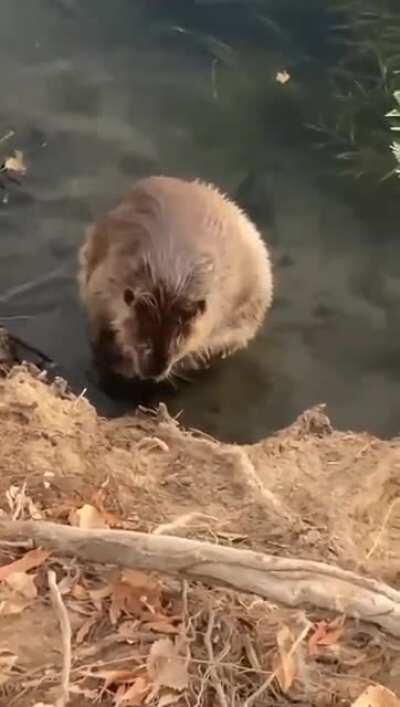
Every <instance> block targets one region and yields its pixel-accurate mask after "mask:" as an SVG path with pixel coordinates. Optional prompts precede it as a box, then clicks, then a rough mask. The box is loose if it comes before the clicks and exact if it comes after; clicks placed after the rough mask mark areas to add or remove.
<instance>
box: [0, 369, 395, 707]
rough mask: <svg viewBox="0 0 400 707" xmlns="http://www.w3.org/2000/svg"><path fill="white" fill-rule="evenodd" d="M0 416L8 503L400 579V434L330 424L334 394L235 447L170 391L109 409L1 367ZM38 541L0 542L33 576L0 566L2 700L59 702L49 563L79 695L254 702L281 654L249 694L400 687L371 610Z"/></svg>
mask: <svg viewBox="0 0 400 707" xmlns="http://www.w3.org/2000/svg"><path fill="white" fill-rule="evenodd" d="M0 418H1V429H2V453H1V457H0V470H1V473H0V506H1V509H2V510H1V511H0V513H1V514H2V517H13V518H14V519H19V518H33V519H35V520H39V519H42V520H52V521H54V520H56V521H63V522H64V523H72V524H79V522H80V521H79V518H81V519H82V509H86V511H85V512H87V511H88V509H89V511H90V509H92V510H91V512H92V513H97V516H98V517H97V522H101V523H104V524H105V525H106V526H107V527H114V528H126V529H131V530H140V531H145V532H150V533H154V532H157V533H168V534H169V535H176V536H178V535H181V536H186V537H193V538H198V539H206V540H212V541H213V542H218V543H221V544H229V545H235V546H237V547H243V548H251V549H253V550H258V551H263V552H268V553H270V554H279V555H280V556H287V557H298V558H309V559H315V560H323V561H325V562H330V563H332V564H336V565H339V566H341V567H344V568H349V569H353V570H356V571H358V572H360V573H365V574H368V575H371V576H374V577H376V578H377V579H384V580H385V581H387V582H390V583H391V584H392V585H393V586H397V585H398V572H399V567H400V565H399V559H400V531H399V513H400V511H399V506H398V503H397V501H398V496H399V494H398V489H399V482H398V470H399V464H400V444H399V443H398V442H397V441H396V440H393V441H390V442H383V441H380V440H378V439H375V438H373V437H370V436H369V435H366V434H364V435H355V434H350V433H342V432H338V431H335V430H333V429H332V428H331V425H330V423H329V420H328V418H327V417H326V416H325V414H324V411H323V409H322V408H316V409H314V410H311V411H308V412H306V413H304V414H303V415H302V416H301V417H300V418H299V419H298V420H297V421H296V422H295V423H294V424H293V425H292V426H291V427H290V428H288V429H287V430H284V431H282V432H280V433H279V434H277V435H275V436H273V437H271V438H268V439H266V440H264V441H262V442H260V443H259V444H256V445H253V446H246V447H240V446H235V445H226V444H220V443H219V442H217V441H215V440H213V439H211V438H208V437H206V436H203V435H201V434H199V433H197V434H195V433H191V432H189V431H187V430H184V429H182V428H181V427H180V426H179V424H178V423H177V422H176V421H174V420H173V419H172V418H171V417H169V415H168V413H167V411H166V410H165V408H163V407H161V408H160V410H159V411H157V413H149V412H143V413H141V414H139V415H137V416H132V417H124V418H121V419H118V420H112V421H107V420H104V419H101V418H99V417H98V416H97V415H96V412H95V410H94V409H93V408H92V407H91V405H90V404H89V403H88V402H87V400H86V399H85V398H84V397H80V398H75V397H74V396H72V395H70V394H69V393H68V392H66V390H65V386H63V385H62V384H60V382H55V383H53V384H52V385H47V384H45V383H44V382H43V380H41V376H38V375H37V373H35V372H34V371H30V370H28V369H27V368H26V367H16V368H14V369H13V370H12V371H11V373H10V374H9V375H8V377H7V378H5V379H3V380H2V381H1V382H0ZM94 509H96V510H94ZM99 519H100V520H99ZM32 552H38V551H37V550H34V551H31V550H30V549H28V548H21V547H20V546H18V547H14V546H11V545H10V544H8V545H7V544H4V543H2V544H0V556H1V564H2V565H4V566H5V565H7V564H10V563H12V562H14V561H15V560H19V559H21V560H22V561H23V560H24V557H26V556H28V559H27V560H25V563H27V564H25V565H24V564H23V563H22V565H17V566H16V568H17V569H18V567H20V568H21V569H20V570H18V572H14V575H13V576H14V578H15V574H18V575H23V577H24V582H25V584H24V586H23V588H22V590H21V587H20V586H18V587H17V586H16V585H15V583H14V584H13V582H11V583H10V581H9V580H7V581H3V582H2V583H1V581H0V588H1V589H2V594H1V595H0V616H1V623H2V631H1V635H0V690H1V691H2V693H3V695H4V696H2V697H1V698H0V704H1V705H4V706H5V705H7V706H8V705H16V706H19V705H20V706H21V707H28V705H29V706H31V705H33V704H34V703H35V701H36V702H40V700H47V701H48V702H51V701H53V702H54V701H55V700H54V690H55V688H56V687H57V684H58V683H59V679H60V678H59V676H60V668H61V665H62V663H63V654H62V646H61V642H60V637H59V628H58V620H57V616H56V613H55V611H54V608H53V607H52V605H51V604H50V603H49V595H48V589H47V575H46V572H45V567H46V571H47V569H48V568H49V567H50V568H53V569H54V570H55V571H56V574H57V579H58V582H59V586H61V588H62V597H63V599H64V602H65V605H66V606H67V609H68V614H69V620H70V623H71V629H72V635H73V656H72V657H73V660H72V673H71V676H70V677H71V702H70V704H72V705H89V704H93V702H94V700H95V699H98V698H99V695H101V700H102V701H101V704H105V705H117V704H121V705H122V704H124V705H129V704H132V705H133V704H145V703H146V704H150V705H153V704H154V705H156V704H160V705H168V704H177V705H193V706H194V705H198V706H199V707H201V705H204V706H206V705H218V704H221V705H224V704H226V705H244V704H247V703H246V702H245V700H246V699H248V698H249V695H251V694H252V693H253V694H254V693H255V692H256V690H257V689H258V687H259V686H261V685H262V684H263V683H264V682H265V681H266V680H267V679H268V676H270V675H271V671H273V670H274V669H275V668H276V666H277V665H278V664H277V663H276V661H277V659H278V658H279V656H280V658H281V660H282V661H283V662H282V665H283V666H284V667H285V666H286V668H285V670H284V674H283V675H282V667H281V668H279V666H278V668H276V674H274V678H273V679H272V678H271V681H270V684H268V685H265V689H264V691H263V692H262V693H260V695H259V697H257V696H256V695H255V696H254V699H253V701H250V700H251V698H249V702H248V705H249V707H251V706H252V705H253V706H254V705H255V706H256V705H264V704H269V703H274V702H276V703H278V702H279V703H283V702H285V701H286V700H293V699H295V700H296V701H298V702H299V703H300V704H304V705H310V704H318V705H325V704H326V705H328V704H336V703H338V702H340V701H341V703H342V704H350V702H351V700H352V699H354V698H355V697H356V696H357V695H358V694H359V693H360V692H361V691H362V690H363V689H364V687H365V686H366V684H368V683H367V682H366V681H372V682H374V681H377V682H380V683H382V684H385V685H386V686H388V687H390V688H392V689H395V690H396V689H397V688H398V687H400V685H399V684H398V683H399V681H400V663H399V660H398V655H399V650H400V641H397V640H396V639H394V638H388V636H385V635H384V634H383V633H382V632H381V631H380V630H379V629H378V628H376V627H375V626H372V625H371V624H362V623H359V622H357V621H350V620H346V621H343V620H342V617H341V616H340V615H339V616H336V617H333V616H327V615H326V612H325V614H323V613H322V612H318V611H315V610H312V609H310V610H309V611H307V613H305V612H304V611H298V610H290V609H281V608H278V607H276V606H273V605H271V604H269V603H268V602H265V601H263V600H260V599H257V600H255V599H254V597H253V598H252V597H250V598H249V597H244V596H240V595H238V594H237V593H234V592H229V591H226V590H223V591H222V590H221V589H211V588H205V587H204V586H199V585H196V584H194V583H193V584H191V583H190V584H187V583H183V585H184V586H182V585H181V583H180V582H176V581H173V580H165V579H164V578H161V579H160V578H155V577H146V576H144V575H142V574H141V573H136V574H135V573H133V574H132V573H130V574H129V573H125V575H124V573H122V574H121V573H120V572H117V571H116V570H115V569H114V568H110V567H99V566H87V565H86V566H82V565H81V564H79V563H78V562H76V561H74V560H70V559H66V558H63V557H56V556H55V555H54V554H53V555H52V556H51V557H50V558H49V557H48V556H47V554H46V553H43V554H42V555H40V556H39V557H38V556H37V555H35V556H34V559H33V564H29V563H31V562H32V555H31V554H30V553H32ZM35 563H36V564H35ZM1 569H2V568H0V580H1V578H2V576H1ZM33 569H34V570H35V575H34V581H32V579H30V580H29V581H28V580H26V577H28V578H31V577H32V575H31V571H32V570H33ZM20 579H21V578H20ZM13 581H14V580H13ZM21 597H22V598H21ZM143 597H145V600H144V599H143ZM146 597H147V599H146ZM338 612H339V614H340V606H338ZM332 621H333V623H332ZM330 622H331V623H330ZM318 631H319V638H318V635H317V638H316V637H315V636H316V634H318ZM28 636H29V638H27V637H28ZM313 637H314V638H313ZM288 645H289V649H288ZM290 646H291V648H290ZM293 646H294V648H293ZM189 647H190V648H189ZM163 661H164V662H163ZM166 664H168V665H169V666H170V670H171V672H172V674H168V675H167V677H165V671H166V668H165V665H166ZM160 665H161V667H160ZM171 665H172V668H171ZM163 666H164V667H163ZM163 670H164V672H163ZM279 670H281V672H280V673H279ZM167 672H168V671H167ZM160 675H161V676H164V677H160ZM149 676H152V685H153V687H154V685H155V684H158V685H159V690H158V692H157V691H156V692H154V695H152V693H151V689H150V682H149ZM189 678H190V679H189ZM157 681H158V682H157ZM128 690H131V695H132V696H131V697H129V695H128V697H126V694H127V691H128ZM2 693H1V692H0V694H2ZM135 693H136V694H135ZM224 695H225V696H226V695H228V697H225V698H224ZM223 698H224V699H225V703H224V702H223ZM146 699H147V702H145V700H146Z"/></svg>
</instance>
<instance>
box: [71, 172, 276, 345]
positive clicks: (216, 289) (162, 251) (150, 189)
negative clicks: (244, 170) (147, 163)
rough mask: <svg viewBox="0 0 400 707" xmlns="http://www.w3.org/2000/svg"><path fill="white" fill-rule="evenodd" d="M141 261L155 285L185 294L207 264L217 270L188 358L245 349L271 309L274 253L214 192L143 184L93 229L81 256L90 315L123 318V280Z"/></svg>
mask: <svg viewBox="0 0 400 707" xmlns="http://www.w3.org/2000/svg"><path fill="white" fill-rule="evenodd" d="M138 259H142V260H143V261H145V262H146V264H147V266H148V268H149V269H150V270H151V276H152V279H153V280H154V282H157V281H160V282H163V283H165V286H166V289H167V290H171V291H172V290H173V288H175V289H176V291H178V290H179V288H180V289H181V291H182V292H184V290H185V287H186V288H187V287H189V285H188V283H189V282H192V285H191V286H192V287H193V282H194V280H193V272H194V271H195V270H196V267H197V266H198V264H199V263H203V264H204V263H206V264H207V267H208V269H209V270H210V273H209V278H208V283H209V286H208V290H209V291H208V292H207V307H206V310H205V312H204V314H203V316H202V318H201V320H199V325H198V326H197V328H196V329H195V333H194V334H193V336H192V338H191V341H190V347H189V348H190V350H189V349H187V350H186V351H185V355H187V358H188V357H190V356H196V355H197V354H199V355H200V357H201V356H206V357H208V356H210V355H211V356H212V355H213V354H229V353H232V352H233V351H235V350H237V349H239V348H243V347H244V346H246V344H247V343H248V341H249V340H250V339H251V338H253V336H254V335H255V334H256V332H257V330H258V329H259V327H260V326H261V324H262V322H263V320H264V316H265V314H266V311H267V310H268V308H269V307H270V305H271V302H272V295H273V281H272V271H271V265H270V260H269V255H268V251H267V248H266V246H265V244H264V242H263V240H262V238H261V236H260V234H259V232H258V230H257V229H256V227H255V225H254V224H253V223H252V222H251V221H250V219H249V218H248V217H247V216H246V215H245V214H244V213H243V212H242V211H241V209H239V207H238V206H237V205H236V204H235V203H234V202H232V201H231V200H230V199H229V198H228V197H226V196H224V195H223V194H222V193H221V192H220V191H219V190H218V189H217V188H216V187H214V186H213V185H209V184H205V183H202V182H200V181H191V182H188V181H184V180H182V179H177V178H172V177H164V176H156V177H148V178H145V179H142V180H140V181H139V182H137V183H136V184H135V185H134V187H133V188H132V190H131V191H130V192H128V194H127V195H126V196H125V197H124V198H123V199H122V201H121V202H120V203H119V204H118V205H117V206H116V207H115V208H114V209H113V210H112V211H111V212H110V213H109V214H108V215H107V216H106V217H105V218H104V219H103V220H102V221H101V222H100V223H99V224H97V225H96V226H94V227H92V229H91V230H90V231H89V234H88V237H87V239H86V242H85V244H84V246H83V247H82V249H81V258H80V261H81V270H80V276H79V280H80V286H81V295H82V298H83V300H84V301H85V302H86V304H87V306H88V309H89V314H90V310H91V309H92V310H93V311H94V310H95V309H97V310H106V309H107V307H108V316H109V317H110V318H111V317H114V318H115V311H116V307H115V306H113V304H114V302H115V300H116V298H117V293H118V280H120V281H123V280H124V278H126V277H127V276H128V271H129V269H130V268H131V266H132V263H134V262H136V261H137V260H138ZM117 271H118V277H115V275H116V272H117ZM203 271H204V267H203ZM202 274H203V275H204V272H203V273H202ZM102 289H103V290H104V292H103V293H102V292H101V290H102ZM94 292H95V293H96V297H93V296H92V295H93V293H94ZM111 310H113V311H112V312H111ZM103 313H104V311H103Z"/></svg>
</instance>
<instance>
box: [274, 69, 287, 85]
mask: <svg viewBox="0 0 400 707" xmlns="http://www.w3.org/2000/svg"><path fill="white" fill-rule="evenodd" d="M275 79H276V81H277V82H278V83H281V84H285V83H287V82H288V81H290V74H289V73H288V72H287V71H286V69H284V70H283V71H278V72H277V74H276V76H275Z"/></svg>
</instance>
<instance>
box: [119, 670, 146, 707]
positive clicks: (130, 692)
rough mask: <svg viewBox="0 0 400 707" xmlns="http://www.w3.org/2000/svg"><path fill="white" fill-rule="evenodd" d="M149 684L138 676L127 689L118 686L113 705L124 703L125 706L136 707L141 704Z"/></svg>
mask: <svg viewBox="0 0 400 707" xmlns="http://www.w3.org/2000/svg"><path fill="white" fill-rule="evenodd" d="M149 689H150V685H149V683H148V682H147V680H145V679H144V678H143V677H138V678H137V679H136V680H135V682H134V683H133V685H130V687H128V689H127V690H125V688H120V689H119V690H118V692H117V694H116V696H115V702H114V705H115V706H116V707H119V705H124V706H125V707H136V705H143V704H144V700H145V697H146V695H147V693H148V692H149Z"/></svg>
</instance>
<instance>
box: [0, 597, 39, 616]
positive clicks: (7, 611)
mask: <svg viewBox="0 0 400 707" xmlns="http://www.w3.org/2000/svg"><path fill="white" fill-rule="evenodd" d="M31 605H32V600H31V599H24V598H23V597H21V596H11V597H10V598H9V599H5V600H4V601H2V602H0V616H13V615H14V616H15V615H17V614H22V612H23V611H25V609H27V608H28V606H31Z"/></svg>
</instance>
